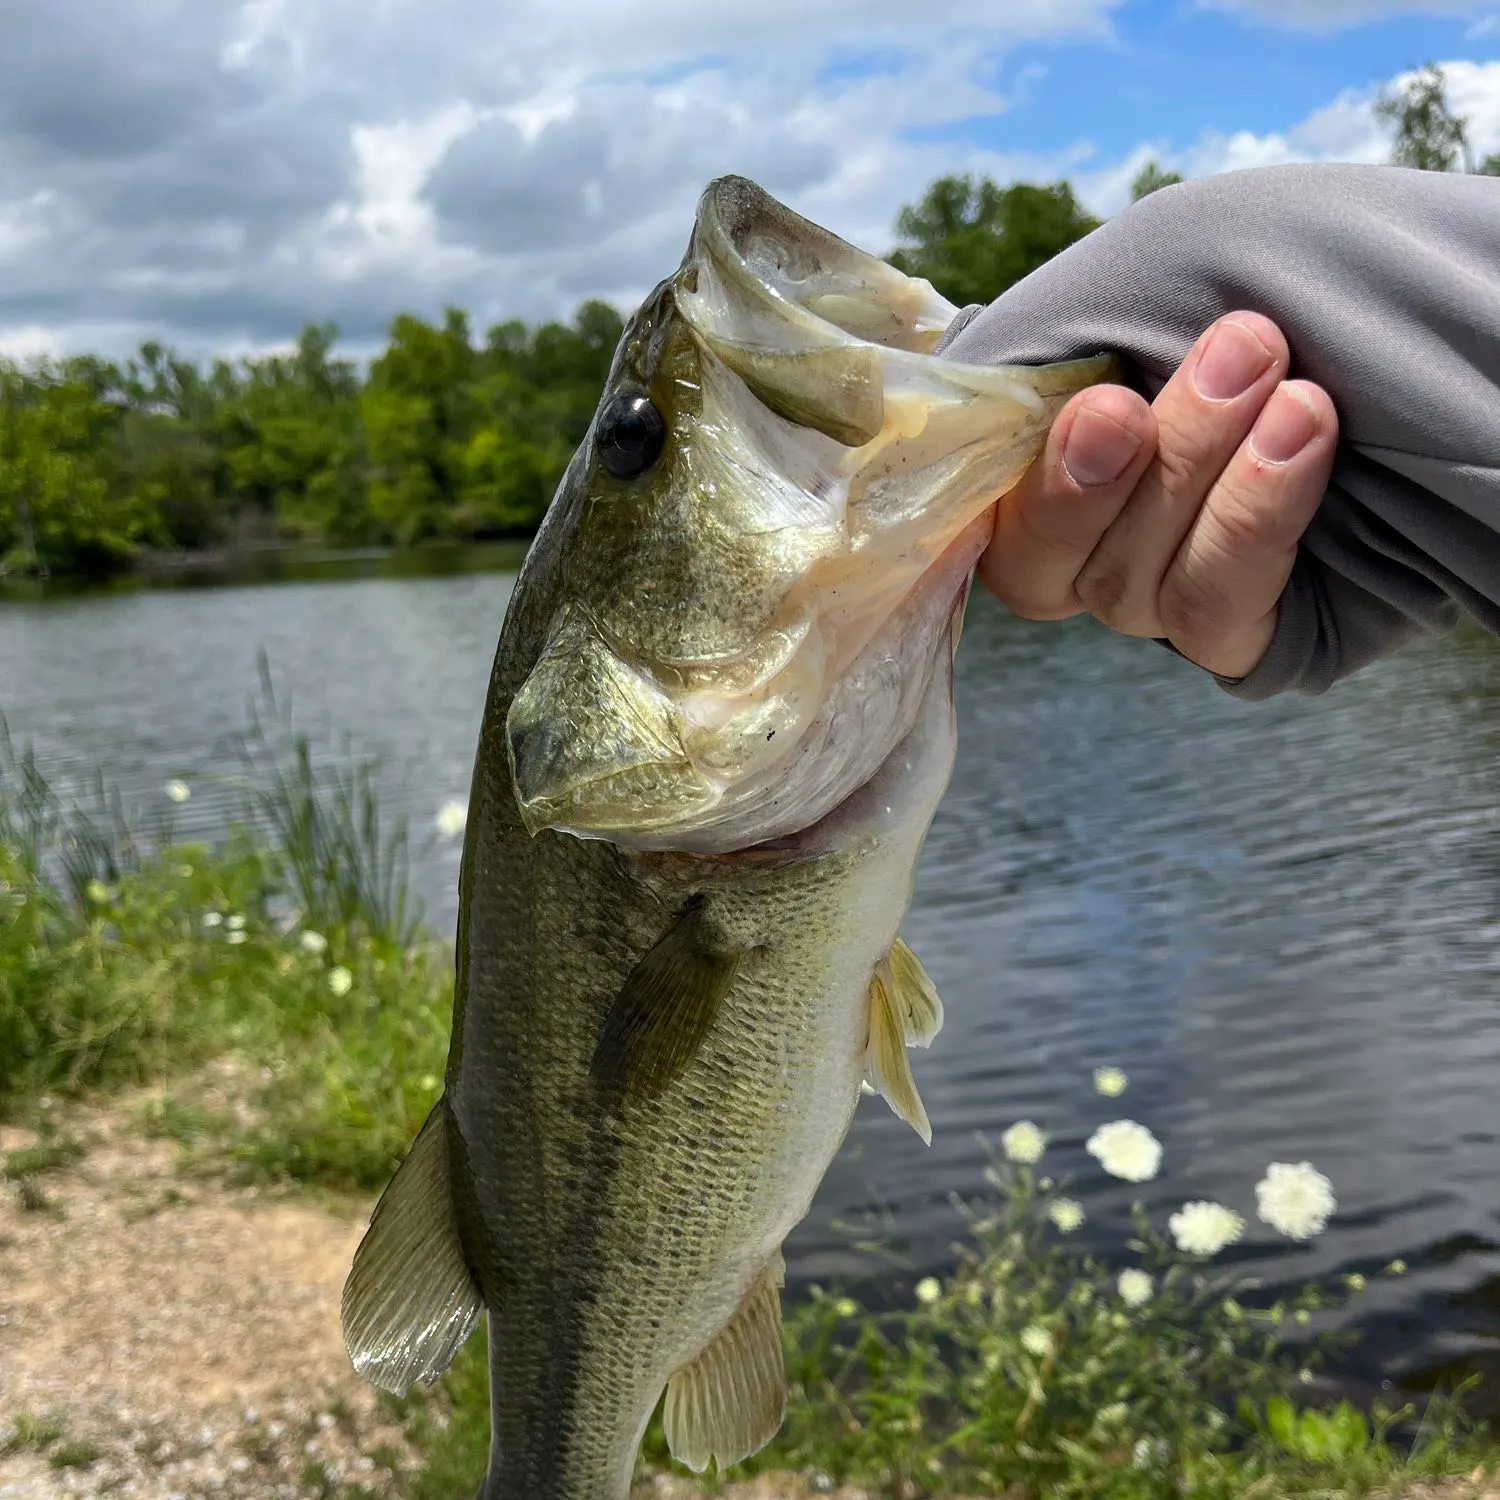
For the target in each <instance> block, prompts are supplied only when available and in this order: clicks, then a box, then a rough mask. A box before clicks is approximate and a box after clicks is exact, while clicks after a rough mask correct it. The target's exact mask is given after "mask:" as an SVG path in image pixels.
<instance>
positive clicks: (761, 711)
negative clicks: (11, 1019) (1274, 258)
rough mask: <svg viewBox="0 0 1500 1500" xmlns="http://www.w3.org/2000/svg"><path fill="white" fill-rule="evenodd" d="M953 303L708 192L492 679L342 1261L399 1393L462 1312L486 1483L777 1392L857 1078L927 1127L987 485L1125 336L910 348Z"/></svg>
mask: <svg viewBox="0 0 1500 1500" xmlns="http://www.w3.org/2000/svg"><path fill="white" fill-rule="evenodd" d="M956 313H957V309H956V308H955V307H954V306H953V305H952V304H951V303H950V302H948V301H947V300H946V299H945V298H943V297H942V296H940V295H939V294H938V293H937V292H936V291H935V290H934V289H933V288H932V286H931V285H930V284H929V283H928V282H927V281H925V280H921V279H918V278H913V277H910V276H907V275H905V274H903V273H902V272H900V271H898V270H897V269H895V268H894V267H892V266H890V265H888V264H886V263H885V262H883V261H881V260H879V259H877V258H875V257H874V256H872V255H868V254H866V253H865V252H863V251H861V250H859V249H857V248H855V247H854V246H853V245H851V244H848V243H846V242H845V241H844V240H842V239H840V238H838V237H837V236H836V235H834V234H832V233H831V232H829V231H827V230H825V229H823V228H821V227H819V226H818V225H816V224H814V223H812V222H811V221H810V220H807V219H805V218H803V217H801V216H799V215H798V214H797V213H795V212H794V211H793V210H791V209H790V208H788V207H786V206H785V205H783V204H782V203H780V202H778V201H777V200H776V199H775V198H773V197H771V196H770V195H769V194H768V193H766V192H765V191H763V190H762V189H761V188H759V187H758V186H756V185H755V184H754V183H752V182H750V181H748V180H746V179H744V178H739V177H724V178H720V179H718V180H717V181H715V182H713V183H711V184H710V185H709V186H708V188H707V189H706V190H705V191H704V193H703V195H702V197H701V199H700V201H699V204H698V210H697V215H696V218H695V220H694V224H693V228H692V233H691V236H690V239H689V243H688V248H687V251H686V254H685V255H684V257H683V259H682V262H681V264H680V265H679V267H678V268H677V270H676V271H675V272H674V273H673V274H672V275H670V276H669V277H667V279H665V280H663V281H662V282H661V283H660V284H659V285H658V286H657V287H656V288H655V289H654V290H653V291H652V293H651V294H650V295H649V296H648V297H647V298H646V300H645V301H644V303H643V304H642V305H641V307H640V309H639V310H638V311H637V312H636V313H635V315H634V317H633V318H632V319H631V320H630V322H629V323H628V324H627V325H626V327H625V330H624V333H623V335H622V337H621V341H620V344H619V347H618V349H617V351H616V353H615V356H614V360H613V364H612V367H611V370H610V373H609V376H608V379H607V382H606V385H605V389H604V391H603V394H602V396H601V399H600V403H599V406H598V408H597V410H596V412H595V414H594V418H593V422H592V425H591V427H590V429H589V432H588V434H587V435H586V436H585V438H584V440H583V441H582V443H581V444H580V446H579V448H578V450H577V452H576V453H575V455H574V456H573V458H572V461H571V463H570V465H569V467H568V469H567V471H566V473H565V474H564V476H563V478H562V480H561V482H560V484H559V487H558V490H557V493H556V495H555V496H554V498H553V501H552V503H551V505H550V507H549V509H548V511H547V513H546V516H545V517H544V520H543V522H542V525H541V527H540V529H539V531H538V534H537V536H536V538H535V540H534V542H533V544H532V546H531V548H530V549H529V552H528V554H527V557H526V560H525V562H524V565H523V567H522V570H521V573H520V575H519V578H518V580H517V582H516V585H515V589H514V591H513V594H512V596H511V599H510V602H509V605H508V607H507V610H506V615H505V620H504V623H503V626H502V628H501V632H500V639H499V645H498V648H497V652H496V656H495V661H494V667H493V671H492V675H491V680H490V684H489V689H488V695H487V699H486V703H485V708H484V715H483V722H482V726H481V730H480V737H479V746H478V751H477V754H476V758H475V767H474V776H473V782H472V788H471V795H470V802H469V821H468V827H467V834H466V839H465V844H464V851H463V859H462V866H461V873H460V881H459V884H460V890H459V894H460V910H459V918H458V931H457V944H456V980H455V999H454V1015H453V1029H452V1037H451V1048H450V1054H449V1059H448V1063H447V1067H446V1071H445V1076H444V1080H443V1083H444V1087H443V1091H442V1094H441V1097H440V1098H439V1099H438V1101H437V1103H436V1104H435V1105H434V1107H433V1109H432V1112H431V1114H430V1115H429V1116H428V1118H427V1120H426V1123H425V1124H424V1125H423V1126H422V1128H421V1130H420V1131H419V1132H418V1134H417V1136H416V1139H415V1141H414V1143H413V1145H412V1147H411V1150H410V1152H409V1154H408V1156H407V1157H406V1159H405V1161H404V1162H403V1164H402V1166H401V1167H400V1169H399V1170H398V1171H397V1173H396V1175H395V1177H394V1178H393V1179H392V1181H391V1183H390V1184H389V1186H388V1187H387V1188H386V1190H385V1192H384V1194H383V1195H382V1196H381V1198H380V1200H379V1202H378V1204H377V1206H376V1208H375V1210H374V1212H373V1215H372V1217H371V1221H370V1224H369V1228H368V1230H367V1232H366V1234H365V1237H364V1239H363V1240H362V1242H361V1244H360V1246H359V1248H358V1250H357V1251H356V1253H355V1257H354V1260H353V1265H352V1268H351V1270H350V1273H349V1277H348V1281H347V1283H346V1286H345V1290H344V1296H343V1303H342V1319H343V1329H344V1335H345V1341H346V1345H347V1348H348V1351H349V1354H350V1357H351V1359H352V1361H353V1364H354V1366H355V1368H356V1369H357V1370H358V1371H359V1372H360V1374H362V1375H363V1376H364V1377H365V1378H366V1379H368V1380H370V1381H372V1382H373V1383H374V1384H376V1385H377V1386H381V1387H383V1388H385V1389H388V1390H391V1391H395V1392H398V1393H401V1392H405V1391H407V1390H408V1389H410V1388H411V1387H412V1386H413V1385H414V1384H416V1383H417V1382H419V1381H423V1382H426V1381H431V1380H433V1379H435V1378H437V1376H438V1375H439V1374H440V1373H441V1372H442V1371H443V1370H444V1369H445V1368H446V1366H447V1365H448V1364H449V1362H450V1361H451V1360H452V1359H453V1357H454V1356H455V1354H456V1352H457V1351H458V1350H459V1348H460V1347H461V1346H462V1345H463V1343H464V1342H465V1340H466V1339H467V1338H468V1337H469V1335H470V1333H471V1332H472V1330H473V1329H474V1328H475V1327H476V1325H477V1323H478V1321H479V1319H480V1318H481V1316H483V1317H485V1318H487V1320H488V1334H489V1360H490V1406H491V1448H490V1456H489V1466H488V1469H487V1472H486V1475H485V1479H484V1483H483V1487H482V1489H481V1490H480V1492H479V1497H478V1500H625V1497H626V1496H627V1495H628V1493H629V1489H630V1485H631V1479H632V1473H633V1470H634V1466H635V1463H636V1458H637V1454H638V1450H639V1447H640V1443H641V1441H642V1438H643V1436H644V1434H645V1431H646V1429H647V1426H648V1424H649V1422H650V1419H651V1417H652V1415H653V1413H654V1412H655V1411H656V1410H657V1408H658V1405H660V1409H661V1412H662V1422H663V1427H664V1430H665V1435H666V1440H667V1443H668V1445H669V1447H670V1449H671V1452H672V1454H673V1456H674V1457H675V1458H676V1459H677V1460H678V1461H680V1462H681V1463H682V1464H684V1465H686V1466H687V1467H688V1468H690V1469H693V1470H696V1471H702V1470H704V1469H706V1468H707V1467H708V1466H709V1465H710V1464H716V1465H718V1466H719V1467H720V1468H724V1467H726V1466H728V1465H731V1464H735V1463H738V1462H740V1461H742V1460H744V1459H746V1458H747V1457H749V1456H750V1455H751V1454H753V1453H755V1452H757V1451H758V1450H759V1449H760V1448H761V1447H763V1446H764V1445H765V1444H766V1443H767V1442H768V1441H769V1440H770V1439H771V1438H772V1437H773V1436H774V1434H775V1432H776V1431H777V1429H778V1427H779V1425H780V1423H781V1421H782V1419H783V1416H784V1412H785V1406H786V1400H787V1385H786V1375H785V1368H784V1361H783V1343H782V1326H781V1290H782V1287H783V1284H784V1275H785V1273H784V1262H783V1254H782V1245H783V1242H784V1241H785V1239H786V1236H787V1234H788V1233H789V1232H790V1231H791V1229H792V1228H793V1226H794V1225H796V1224H797V1223H798V1222H799V1221H800V1220H801V1219H802V1218H803V1217H804V1216H805V1215H806V1214H807V1212H808V1210H809V1207H810V1205H811V1203H812V1200H813V1195H814V1193H815V1191H816V1190H817V1187H818V1185H819V1183H820V1181H821V1180H822V1178H823V1175H824V1173H825V1171H826V1170H827V1168H828V1166H829V1164H830V1162H831V1161H832V1159H833V1157H834V1155H835V1153H836V1152H837V1150H838V1149H839V1146H840V1144H841V1143H842V1141H843V1140H844V1137H845V1135H846V1133H847V1131H848V1129H849V1126H850V1122H851V1119H852V1117H853V1115H854V1112H855V1108H856V1105H857V1104H858V1101H859V1099H860V1096H861V1091H862V1088H864V1089H873V1090H875V1091H878V1092H879V1093H880V1094H882V1095H883V1096H884V1097H885V1099H886V1100H887V1101H888V1103H889V1105H890V1107H891V1108H892V1109H893V1110H894V1111H895V1112H896V1114H897V1115H899V1116H900V1117H901V1118H902V1119H903V1120H905V1121H907V1122H908V1123H909V1124H910V1125H911V1127H912V1128H913V1129H914V1130H916V1132H917V1133H918V1134H919V1135H920V1136H921V1137H922V1139H923V1140H924V1141H930V1139H931V1129H930V1124H929V1120H928V1116H927V1113H926V1110H925V1108H924V1107H923V1104H922V1100H921V1098H920V1096H919V1094H918V1092H917V1089H916V1085H915V1082H914V1079H913V1075H912V1070H911V1066H910V1061H909V1057H908V1049H909V1048H913V1047H926V1046H928V1045H930V1044H931V1043H932V1041H933V1040H934V1038H935V1037H936V1036H937V1034H938V1031H939V1029H940V1027H941V1026H942V1023H943V1008H942V1004H941V1002H940V1000H939V997H938V995H937V993H936V990H935V989H934V987H933V984H932V982H931V980H930V978H929V977H928V975H927V973H926V970H925V969H924V968H923V966H922V964H921V962H920V961H919V959H918V958H917V956H916V954H915V953H914V952H913V951H912V950H911V949H910V948H909V947H908V946H907V945H906V943H905V942H904V941H903V940H902V938H901V935H900V928H901V923H902V920H903V918H904V916H905V913H906V909H907V905H908V903H909V901H910V898H911V893H912V886H913V881H914V877H915V869H916V864H917V857H918V854H919V852H920V850H921V847H922V842H923V839H924V837H925V836H926V832H927V828H928V825H929V823H930V821H931V819H932V816H933V813H934V811H935V810H936V808H937V805H938V802H939V800H940V799H941V797H942V795H943V792H944V790H945V788H946V786H947V783H948V778H949V775H950V772H951V769H952V764H953V755H954V745H955V720H954V710H953V675H952V669H953V654H954V652H955V650H956V649H957V645H958V639H959V633H960V629H961V625H962V621H963V616H964V610H965V605H966V601H967V599H968V592H969V584H970V578H971V575H972V573H973V570H974V567H975V563H976V560H977V558H978V556H979V554H980V552H981V551H982V550H983V548H984V547H985V545H986V544H987V542H988V540H989V537H990V533H991V530H992V526H993V520H992V517H993V507H994V505H995V503H996V500H997V499H998V498H999V497H1000V496H1001V495H1002V494H1003V493H1004V492H1005V491H1007V490H1008V489H1009V488H1010V487H1011V486H1013V485H1014V484H1015V483H1016V482H1017V481H1018V480H1019V478H1020V477H1021V475H1022V474H1023V473H1024V472H1025V470H1026V468H1027V467H1028V465H1029V464H1030V463H1031V462H1032V461H1033V460H1034V459H1035V457H1036V455H1037V454H1038V453H1039V452H1040V450H1041V448H1042V446H1043V444H1044V442H1045V439H1046V434H1047V431H1048V428H1049V426H1050V425H1051V422H1052V420H1053V418H1054V417H1055V416H1056V414H1057V412H1058V411H1059V410H1060V408H1061V406H1062V404H1063V403H1064V402H1065V401H1066V400H1067V399H1068V397H1069V396H1070V395H1071V394H1072V393H1073V392H1075V391H1077V390H1080V389H1082V388H1083V387H1085V386H1086V385H1089V384H1092V383H1094V382H1097V381H1099V380H1103V379H1107V378H1110V377H1111V376H1112V375H1113V373H1114V367H1113V364H1112V363H1111V361H1110V360H1109V358H1108V357H1107V356H1101V357H1100V358H1097V359H1090V360H1080V361H1072V362H1069V363H1066V364H1058V365H1050V366H1043V367H1035V368H1024V367H980V366H969V365H964V364H960V363H956V362H952V361H949V360H945V359H943V358H941V357H938V356H936V355H934V353H933V350H934V348H935V346H936V345H937V343H938V341H939V340H940V338H941V337H942V334H943V332H944V330H945V329H946V328H947V327H948V326H949V324H950V323H951V322H952V320H953V318H954V317H955V316H956Z"/></svg>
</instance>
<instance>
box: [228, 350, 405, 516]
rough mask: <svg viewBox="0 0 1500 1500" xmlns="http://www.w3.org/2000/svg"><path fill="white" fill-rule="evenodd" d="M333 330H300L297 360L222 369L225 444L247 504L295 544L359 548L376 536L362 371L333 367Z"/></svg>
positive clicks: (232, 476)
mask: <svg viewBox="0 0 1500 1500" xmlns="http://www.w3.org/2000/svg"><path fill="white" fill-rule="evenodd" d="M337 337H338V330H337V329H336V328H335V327H334V325H332V324H319V325H309V326H308V327H306V328H304V329H303V330H302V333H301V335H300V337H299V338H298V340H297V347H296V350H295V352H294V353H292V354H291V355H290V356H273V357H271V358H267V359H262V360H258V361H255V362H253V363H251V364H249V365H247V366H246V369H245V371H244V375H243V378H240V377H238V376H237V375H236V373H235V372H234V371H232V370H229V369H228V367H221V372H220V385H221V388H222V389H223V391H224V396H223V398H222V401H221V409H220V414H219V420H218V428H219V442H220V445H221V447H222V449H223V451H224V456H225V463H226V465H227V468H228V475H229V485H230V488H231V490H232V492H233V494H234V495H235V496H236V497H238V498H239V500H240V501H241V502H242V503H248V504H252V505H254V506H256V507H257V508H258V509H259V510H261V511H263V512H264V513H265V514H266V515H267V516H270V517H273V518H274V522H275V529H276V530H277V531H279V532H280V533H281V534H283V535H285V536H288V537H292V538H295V539H302V540H309V541H329V542H344V543H348V542H361V541H367V540H369V539H371V538H372V537H373V536H374V535H375V530H376V528H375V523H374V521H373V519H372V517H371V515H370V510H369V506H368V503H367V498H366V490H365V473H364V432H363V428H362V425H361V420H360V405H359V403H360V380H359V372H358V370H357V369H356V367H355V366H354V364H353V363H352V362H350V361H348V360H340V359H334V358H333V357H332V349H333V345H334V342H335V340H336V339H337Z"/></svg>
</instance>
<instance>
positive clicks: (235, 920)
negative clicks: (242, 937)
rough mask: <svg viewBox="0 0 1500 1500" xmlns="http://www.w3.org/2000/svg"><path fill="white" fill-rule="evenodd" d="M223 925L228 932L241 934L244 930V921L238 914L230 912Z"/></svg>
mask: <svg viewBox="0 0 1500 1500" xmlns="http://www.w3.org/2000/svg"><path fill="white" fill-rule="evenodd" d="M224 925H225V927H227V928H228V929H229V931H230V932H243V931H244V930H245V919H244V918H243V917H242V916H241V915H240V914H239V913H238V912H232V913H231V914H230V915H229V916H227V917H225V918H224Z"/></svg>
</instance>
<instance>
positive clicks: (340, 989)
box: [328, 964, 354, 995]
mask: <svg viewBox="0 0 1500 1500" xmlns="http://www.w3.org/2000/svg"><path fill="white" fill-rule="evenodd" d="M328 988H329V989H331V990H332V991H333V993H334V994H335V995H347V994H348V993H349V991H350V990H351V989H353V988H354V975H352V974H351V973H350V972H349V971H348V969H346V968H345V967H344V966H343V964H338V965H336V966H335V967H334V968H332V969H330V970H329V971H328Z"/></svg>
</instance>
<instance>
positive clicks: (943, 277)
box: [891, 176, 1099, 307]
mask: <svg viewBox="0 0 1500 1500" xmlns="http://www.w3.org/2000/svg"><path fill="white" fill-rule="evenodd" d="M1098 227H1099V221H1098V220H1097V219H1095V218H1094V217H1093V216H1092V215H1090V214H1088V213H1086V212H1085V211H1084V209H1083V207H1082V205H1080V203H1079V202H1078V199H1077V198H1076V197H1075V196H1074V193H1073V189H1072V187H1071V186H1070V185H1069V184H1068V183H1066V182H1053V183H1048V184H1045V185H1041V186H1039V185H1037V184H1035V183H1030V182H1017V183H1012V184H1011V185H1010V186H1009V187H1003V188H1002V187H998V186H996V184H995V183H994V182H992V181H991V180H990V179H989V178H988V177H980V178H978V179H977V180H976V179H975V178H973V177H971V176H962V177H940V178H938V180H937V181H936V182H934V183H933V184H932V185H931V186H930V187H929V188H928V189H927V191H926V192H925V193H924V194H923V195H922V198H921V201H920V202H918V203H916V204H909V205H907V206H906V207H905V208H903V209H902V210H901V212H900V214H899V215H898V216H897V219H896V233H897V235H898V237H899V238H900V239H901V240H903V241H905V242H906V244H904V245H903V246H902V247H901V248H900V249H898V250H897V251H896V252H895V253H894V254H893V255H892V256H891V264H892V265H893V266H895V267H897V269H898V270H902V271H905V272H906V274H907V275H908V276H925V277H926V278H927V279H928V280H929V281H930V282H931V283H932V284H933V286H935V287H936V288H937V289H938V291H940V292H941V293H942V294H943V296H945V297H946V298H948V300H949V301H950V302H955V303H957V304H958V305H959V306H960V307H962V306H964V305H965V304H967V303H970V302H990V301H993V299H994V298H996V297H998V296H999V295H1000V293H1001V292H1003V291H1004V290H1005V289H1006V288H1007V287H1009V286H1013V285H1014V284H1015V283H1016V282H1018V281H1020V280H1021V278H1022V277H1023V276H1028V275H1030V274H1031V272H1032V271H1034V270H1036V268H1037V267H1038V266H1040V265H1043V264H1044V263H1045V262H1047V261H1049V260H1051V259H1052V257H1053V256H1054V255H1056V254H1057V253H1058V252H1059V251H1061V250H1065V249H1067V247H1068V246H1069V245H1071V244H1072V243H1073V242H1074V241H1075V240H1080V239H1082V238H1083V236H1084V235H1086V234H1088V233H1089V232H1090V231H1091V230H1094V229H1097V228H1098Z"/></svg>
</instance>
